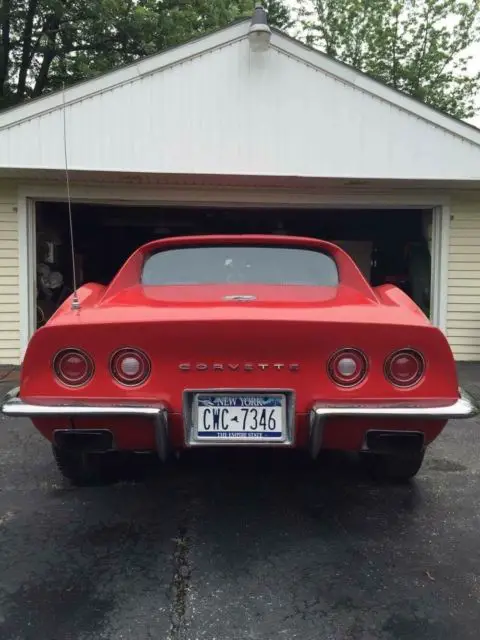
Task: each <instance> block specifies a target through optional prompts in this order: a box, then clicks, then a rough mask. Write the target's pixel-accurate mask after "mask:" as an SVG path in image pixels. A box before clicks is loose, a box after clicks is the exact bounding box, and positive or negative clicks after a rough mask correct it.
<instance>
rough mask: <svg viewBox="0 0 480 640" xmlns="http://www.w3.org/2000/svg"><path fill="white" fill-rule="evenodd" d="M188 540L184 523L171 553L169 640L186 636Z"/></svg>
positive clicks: (189, 571)
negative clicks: (171, 577) (172, 566)
mask: <svg viewBox="0 0 480 640" xmlns="http://www.w3.org/2000/svg"><path fill="white" fill-rule="evenodd" d="M189 542H190V541H189V538H188V535H187V526H186V523H184V524H182V525H180V527H179V530H178V536H177V538H176V539H175V550H174V552H173V564H174V574H173V579H172V584H171V589H170V593H171V612H170V622H171V628H170V638H169V640H183V638H185V634H186V620H185V614H186V612H187V599H188V593H189V587H190V577H191V567H190V560H189V551H190V548H189Z"/></svg>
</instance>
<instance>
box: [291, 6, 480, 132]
mask: <svg viewBox="0 0 480 640" xmlns="http://www.w3.org/2000/svg"><path fill="white" fill-rule="evenodd" d="M285 3H286V4H287V5H288V6H290V7H291V8H292V9H293V10H295V9H296V7H297V6H298V2H297V0H285ZM468 53H469V54H470V55H471V56H472V60H471V62H470V67H469V71H471V72H472V73H476V72H479V71H480V43H477V44H475V45H473V46H472V47H471V48H470V50H469V51H468ZM477 103H478V106H479V112H478V114H477V115H476V116H474V117H473V118H471V119H470V120H467V122H469V124H473V125H474V126H476V127H479V128H480V94H479V95H478V100H477Z"/></svg>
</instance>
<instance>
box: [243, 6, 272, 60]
mask: <svg viewBox="0 0 480 640" xmlns="http://www.w3.org/2000/svg"><path fill="white" fill-rule="evenodd" d="M271 37H272V31H271V29H270V27H269V26H268V20H267V12H266V11H265V9H264V8H263V6H262V4H261V3H258V2H257V4H256V5H255V10H254V12H253V16H252V22H251V24H250V30H249V33H248V39H249V40H250V47H251V49H252V51H266V50H267V49H268V47H269V44H270V39H271Z"/></svg>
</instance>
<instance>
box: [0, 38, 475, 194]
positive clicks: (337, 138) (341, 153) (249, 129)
mask: <svg viewBox="0 0 480 640" xmlns="http://www.w3.org/2000/svg"><path fill="white" fill-rule="evenodd" d="M242 29H243V27H242ZM246 30H247V25H245V28H244V31H243V32H242V33H243V34H244V35H246ZM232 33H235V34H237V36H238V33H239V30H238V28H237V30H236V31H234V32H232ZM207 44H208V43H207V42H206V43H205V45H204V46H207ZM305 56H307V57H308V56H309V57H311V58H312V62H310V61H309V60H307V59H306V58H305ZM314 62H315V63H316V64H317V65H318V66H314ZM155 65H156V66H155ZM322 65H323V67H322ZM134 68H135V69H136V71H135V72H134V73H133V75H132V72H131V71H129V72H128V73H129V75H122V73H123V72H122V71H119V72H116V73H118V74H119V75H118V76H115V75H114V76H112V77H113V78H117V80H116V84H115V83H113V84H112V85H110V86H109V87H107V88H106V87H105V86H104V87H103V88H102V86H101V84H100V82H101V80H100V79H95V80H93V81H91V82H92V83H93V84H92V85H90V84H89V83H86V84H85V86H84V85H80V86H79V87H78V88H75V87H74V88H72V89H71V90H69V91H68V92H67V95H66V102H67V107H66V114H67V129H68V134H67V137H68V148H69V166H70V168H71V169H72V170H74V169H78V170H90V171H121V172H128V171H131V172H152V173H167V174H193V175H199V174H204V175H205V174H210V175H265V176H272V175H276V176H306V177H308V176H313V177H327V178H357V179H368V178H370V179H382V178H384V179H393V180H399V179H407V180H408V179H411V180H417V181H418V180H429V179H434V180H442V179H444V180H456V179H478V176H479V175H480V142H479V141H480V134H478V133H475V130H474V129H471V128H469V127H467V126H466V125H459V126H457V128H458V129H460V130H461V131H462V132H463V135H460V134H459V133H455V132H453V131H452V130H448V129H447V128H446V127H442V126H439V125H438V124H434V123H433V120H434V119H435V117H436V112H433V111H432V110H427V111H428V117H431V119H432V121H429V119H428V117H427V116H426V115H425V116H423V117H419V116H418V115H416V114H415V113H414V110H413V106H412V101H411V100H409V99H406V98H404V97H402V96H400V95H399V94H394V95H393V97H392V95H391V91H390V90H388V91H387V92H386V93H385V91H384V94H385V95H380V94H381V89H383V85H378V83H374V84H375V90H376V91H377V93H376V94H375V91H374V90H373V88H372V87H371V86H367V84H368V83H367V82H366V80H365V78H364V76H362V75H361V74H358V73H357V72H355V71H354V70H352V69H348V68H347V71H345V67H344V66H341V67H340V66H339V65H338V63H333V62H332V61H331V60H328V59H326V58H325V57H324V56H321V55H320V54H319V53H315V52H310V51H308V50H307V49H305V48H304V47H302V46H301V45H299V44H296V43H292V42H291V41H289V40H288V41H287V40H286V39H285V38H283V37H282V36H280V35H278V34H274V36H273V38H272V47H271V48H270V49H269V51H267V52H266V53H265V54H261V55H260V54H252V52H251V51H250V48H249V43H248V40H246V39H245V38H244V37H243V38H242V39H240V40H238V39H237V40H235V41H233V42H229V43H224V44H223V46H217V47H216V48H213V49H209V50H207V51H205V50H203V51H202V50H201V51H197V53H196V55H195V56H193V57H187V58H186V59H184V60H182V61H180V62H178V63H172V64H170V65H166V64H165V62H164V58H163V56H162V55H160V56H158V57H157V58H154V59H153V60H147V61H146V62H140V63H139V64H138V65H137V66H136V67H134ZM340 73H342V74H343V77H340V75H338V74H340ZM88 86H92V90H91V93H90V94H89V93H88V91H87V90H86V88H84V87H87V88H88ZM82 92H83V93H82ZM387 94H388V95H387ZM394 98H395V99H396V101H397V103H395V100H394ZM400 99H402V100H404V101H405V100H407V104H405V105H404V106H402V107H401V106H399V105H398V102H399V101H400ZM50 100H51V101H54V102H50ZM415 104H416V103H415ZM42 105H44V108H45V110H44V111H39V112H38V113H36V115H35V116H34V117H28V116H27V115H26V114H28V113H30V110H31V109H33V108H38V109H41V108H42ZM23 108H24V107H20V108H19V110H18V112H17V114H18V121H13V122H12V121H11V119H12V118H14V117H15V113H16V110H13V111H12V112H11V114H9V113H6V114H5V115H1V116H0V166H3V167H8V166H9V167H14V168H16V169H19V168H27V169H28V168H33V169H55V170H62V169H63V168H64V148H63V119H62V103H61V96H60V97H59V96H58V95H56V96H52V97H51V98H45V102H42V101H39V102H38V105H37V106H35V104H34V105H33V106H32V105H26V106H25V110H26V111H24V112H23V111H22V109H23ZM409 109H410V110H409ZM22 113H24V114H25V115H23V116H22ZM2 118H5V120H4V121H3V122H4V124H5V126H4V127H3V128H2ZM444 120H445V118H444ZM447 120H448V119H447ZM449 122H450V120H449ZM451 122H452V123H453V122H454V121H451ZM455 124H457V123H455ZM452 128H454V127H453V124H452V125H451V127H450V129H452ZM468 135H470V137H471V140H468V139H467V137H468ZM475 140H476V141H475Z"/></svg>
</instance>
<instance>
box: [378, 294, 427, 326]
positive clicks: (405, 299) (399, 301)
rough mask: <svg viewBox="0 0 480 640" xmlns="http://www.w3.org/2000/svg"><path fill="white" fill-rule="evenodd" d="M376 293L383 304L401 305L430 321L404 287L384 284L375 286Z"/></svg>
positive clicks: (389, 305) (390, 305)
mask: <svg viewBox="0 0 480 640" xmlns="http://www.w3.org/2000/svg"><path fill="white" fill-rule="evenodd" d="M373 290H374V292H375V295H376V296H377V298H378V301H379V302H380V303H381V304H384V305H386V306H388V307H400V308H402V309H407V310H408V311H412V312H413V313H415V314H416V315H417V316H420V317H421V318H423V319H425V320H426V322H427V323H429V322H430V321H429V319H428V318H427V316H426V315H425V314H424V313H423V311H422V310H421V309H420V307H419V306H418V305H417V304H416V303H415V302H414V301H413V300H412V298H410V296H408V295H407V294H406V293H405V292H404V291H402V289H400V288H399V287H396V286H395V285H393V284H382V285H380V286H378V287H374V289H373Z"/></svg>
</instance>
